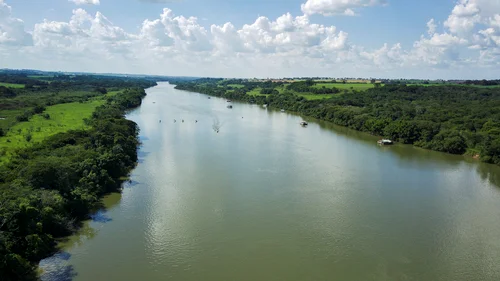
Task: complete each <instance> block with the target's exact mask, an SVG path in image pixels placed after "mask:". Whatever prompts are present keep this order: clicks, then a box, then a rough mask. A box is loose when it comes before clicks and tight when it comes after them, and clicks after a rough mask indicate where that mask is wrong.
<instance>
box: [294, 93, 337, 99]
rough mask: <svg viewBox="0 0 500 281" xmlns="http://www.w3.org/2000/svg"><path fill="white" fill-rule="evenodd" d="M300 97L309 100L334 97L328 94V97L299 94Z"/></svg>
mask: <svg viewBox="0 0 500 281" xmlns="http://www.w3.org/2000/svg"><path fill="white" fill-rule="evenodd" d="M297 95H298V96H301V97H304V98H306V99H307V100H322V99H330V98H332V97H333V96H334V95H331V94H327V95H314V94H297Z"/></svg>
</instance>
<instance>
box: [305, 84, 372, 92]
mask: <svg viewBox="0 0 500 281" xmlns="http://www.w3.org/2000/svg"><path fill="white" fill-rule="evenodd" d="M313 87H314V88H318V89H321V88H323V87H325V88H327V89H331V88H337V89H340V90H356V91H366V90H368V89H371V88H374V87H375V86H374V85H373V84H371V83H346V84H342V83H317V84H315V85H314V86H313Z"/></svg>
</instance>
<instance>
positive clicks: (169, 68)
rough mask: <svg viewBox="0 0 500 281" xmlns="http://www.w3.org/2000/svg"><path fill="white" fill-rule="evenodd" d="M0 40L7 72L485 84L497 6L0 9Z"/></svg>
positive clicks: (340, 2) (290, 0) (125, 2)
mask: <svg viewBox="0 0 500 281" xmlns="http://www.w3.org/2000/svg"><path fill="white" fill-rule="evenodd" d="M155 1H156V2H165V3H152V2H155ZM167 9H168V10H167ZM2 11H3V12H2ZM288 13H290V15H291V16H286V15H287V14H288ZM162 14H163V18H162V17H161V15H162ZM283 15H285V16H283ZM190 17H196V19H190ZM259 17H263V18H261V19H260V21H259V23H256V20H257V19H258V18H259ZM75 19H77V20H75ZM430 20H433V21H432V22H430V25H429V21H430ZM228 22H229V23H231V25H230V26H227V27H226V28H223V27H224V24H225V23H228ZM14 23H15V24H14ZM245 25H246V27H244V26H245ZM429 26H431V27H429ZM2 33H3V34H4V35H3V37H2V36H0V51H2V53H3V55H0V67H10V68H40V69H47V70H68V71H93V72H130V73H150V74H166V75H201V76H238V77H239V76H241V77H248V76H252V77H253V76H269V77H282V76H313V75H314V76H335V77H345V76H347V77H372V76H373V77H388V78H399V77H404V78H410V77H415V78H445V79H449V78H482V77H484V78H497V77H495V74H494V71H497V70H498V69H499V64H500V62H499V58H500V49H499V46H498V44H500V1H499V0H459V1H451V0H433V1H432V0H420V1H410V0H400V1H396V0H287V1H285V0H255V1H249V0H225V1H222V0H205V1H203V0H179V1H175V0H174V1H162V0H70V1H68V0H44V1H39V0H0V34H2Z"/></svg>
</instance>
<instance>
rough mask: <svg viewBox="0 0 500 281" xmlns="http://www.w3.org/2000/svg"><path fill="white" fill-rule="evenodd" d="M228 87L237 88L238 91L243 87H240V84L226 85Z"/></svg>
mask: <svg viewBox="0 0 500 281" xmlns="http://www.w3.org/2000/svg"><path fill="white" fill-rule="evenodd" d="M228 86H229V87H233V88H238V89H241V88H243V87H245V86H243V85H241V84H228Z"/></svg>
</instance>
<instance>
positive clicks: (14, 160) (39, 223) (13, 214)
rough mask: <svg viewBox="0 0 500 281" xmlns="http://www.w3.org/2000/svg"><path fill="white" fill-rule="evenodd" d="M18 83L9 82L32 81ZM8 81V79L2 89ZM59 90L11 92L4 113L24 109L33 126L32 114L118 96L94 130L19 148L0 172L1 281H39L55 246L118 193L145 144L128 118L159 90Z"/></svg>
mask: <svg viewBox="0 0 500 281" xmlns="http://www.w3.org/2000/svg"><path fill="white" fill-rule="evenodd" d="M18 78H19V80H10V82H15V83H21V82H22V83H26V82H27V81H28V80H23V79H24V78H23V77H18ZM21 78H23V79H21ZM9 79H11V78H9ZM27 79H31V78H27ZM6 80H7V79H5V77H4V79H3V81H2V82H4V81H6ZM53 83H56V82H54V81H53V82H51V83H50V84H49V85H45V86H46V87H47V88H43V87H32V88H20V89H10V88H9V89H8V91H9V92H10V91H12V92H14V95H12V94H8V95H7V96H3V97H2V98H1V104H2V107H3V108H5V107H9V108H14V109H22V108H25V109H26V111H25V112H29V114H28V115H27V116H25V117H26V120H28V119H29V118H30V117H31V115H34V114H43V111H44V109H45V107H46V106H49V105H50V104H57V103H64V102H75V101H83V100H86V99H90V98H93V97H96V96H103V95H104V94H105V93H106V92H107V91H108V90H109V89H120V92H119V93H118V94H115V95H109V96H106V97H105V101H104V102H103V104H102V105H101V106H99V107H97V108H96V110H95V111H94V113H93V114H92V116H91V118H89V119H86V120H85V123H86V124H87V127H88V129H85V130H72V131H68V132H64V133H59V134H56V135H52V136H49V137H48V138H47V139H45V140H44V141H42V142H39V143H34V144H33V145H32V146H30V147H26V148H19V149H18V150H17V151H16V153H15V154H13V155H12V156H11V157H10V159H9V161H8V162H7V163H5V164H4V165H1V166H0V280H2V281H4V280H5V281H11V280H12V281H13V280H36V279H37V278H38V276H37V274H36V268H37V263H38V261H40V259H42V258H45V257H47V256H49V255H51V254H52V253H54V251H55V250H56V239H57V238H60V237H64V236H67V235H69V234H71V233H72V232H73V231H75V230H76V229H78V227H79V226H80V222H81V221H82V220H83V219H86V218H87V217H88V215H89V213H90V212H91V211H92V210H95V209H96V208H98V207H99V202H100V201H99V199H100V198H101V197H102V196H103V195H104V194H106V193H109V192H111V191H115V190H118V189H119V188H120V186H121V183H122V181H123V180H124V178H125V177H126V176H127V174H128V172H129V171H130V170H131V168H133V167H134V165H135V163H136V161H137V147H138V145H139V141H138V138H137V136H138V127H137V125H136V124H135V123H134V122H132V121H128V120H126V119H125V118H124V114H125V111H126V110H127V109H130V108H134V107H137V106H139V105H140V104H141V101H142V98H143V97H144V96H145V95H146V94H145V91H144V88H145V87H149V86H152V85H154V84H155V82H153V81H148V80H144V79H135V80H134V79H122V80H121V81H120V79H119V78H111V79H106V78H102V77H90V78H89V77H80V78H77V79H74V78H71V81H70V80H66V81H65V80H63V81H61V83H60V84H57V86H55V85H53ZM45 86H44V87H45ZM2 89H3V88H2ZM2 89H0V90H2ZM54 89H59V90H60V92H57V91H55V90H54ZM85 89H90V90H88V91H85ZM3 91H6V90H5V89H3ZM21 119H22V118H21ZM17 121H19V122H22V121H24V119H23V120H17ZM0 137H1V136H0Z"/></svg>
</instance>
